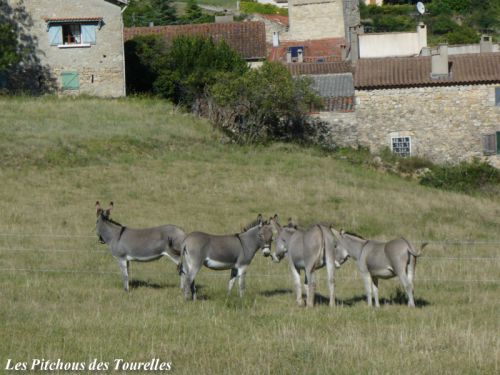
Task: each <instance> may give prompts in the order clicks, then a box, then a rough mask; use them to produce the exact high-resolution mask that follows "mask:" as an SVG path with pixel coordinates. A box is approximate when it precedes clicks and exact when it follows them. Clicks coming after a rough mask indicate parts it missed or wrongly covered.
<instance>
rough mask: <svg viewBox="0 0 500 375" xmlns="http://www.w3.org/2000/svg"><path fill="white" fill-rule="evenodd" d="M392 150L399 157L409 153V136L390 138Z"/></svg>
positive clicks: (406, 155)
mask: <svg viewBox="0 0 500 375" xmlns="http://www.w3.org/2000/svg"><path fill="white" fill-rule="evenodd" d="M391 149H392V152H393V153H394V154H396V155H399V156H401V157H404V158H405V157H408V156H410V155H411V137H392V138H391Z"/></svg>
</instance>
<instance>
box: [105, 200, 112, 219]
mask: <svg viewBox="0 0 500 375" xmlns="http://www.w3.org/2000/svg"><path fill="white" fill-rule="evenodd" d="M113 207H114V204H113V202H109V208H108V209H107V210H106V216H109V215H111V211H113Z"/></svg>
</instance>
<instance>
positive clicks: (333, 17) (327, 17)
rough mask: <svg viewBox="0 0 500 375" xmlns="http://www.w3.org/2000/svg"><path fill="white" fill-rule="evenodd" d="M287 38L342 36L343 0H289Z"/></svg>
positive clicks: (303, 38)
mask: <svg viewBox="0 0 500 375" xmlns="http://www.w3.org/2000/svg"><path fill="white" fill-rule="evenodd" d="M288 15H289V18H290V30H289V35H288V39H289V40H296V41H300V40H311V39H325V38H344V37H345V26H344V3H343V0H290V1H289V4H288Z"/></svg>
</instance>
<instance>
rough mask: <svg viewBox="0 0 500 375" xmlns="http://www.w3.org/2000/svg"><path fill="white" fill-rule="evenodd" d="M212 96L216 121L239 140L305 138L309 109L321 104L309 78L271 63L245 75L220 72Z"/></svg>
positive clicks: (242, 141)
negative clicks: (298, 76)
mask: <svg viewBox="0 0 500 375" xmlns="http://www.w3.org/2000/svg"><path fill="white" fill-rule="evenodd" d="M209 97H210V99H211V101H212V102H213V106H212V108H213V113H211V118H212V120H213V122H214V123H215V125H216V126H218V127H219V128H221V129H222V130H224V131H225V132H226V133H227V134H228V135H229V136H230V137H231V138H232V139H235V140H236V141H237V142H239V143H257V142H264V141H266V140H268V139H283V138H285V137H288V138H299V139H302V138H303V135H304V133H305V132H306V129H305V125H304V124H305V120H306V113H307V112H308V109H309V108H310V106H311V105H312V104H315V105H317V106H319V105H320V100H319V98H318V97H317V96H316V94H315V93H314V92H313V91H312V90H311V88H310V81H309V80H308V79H305V78H299V79H293V78H292V76H291V75H290V72H289V71H288V70H287V69H286V67H284V66H283V65H282V64H280V63H270V62H266V63H264V65H263V66H262V67H261V68H259V69H252V70H249V71H247V72H246V73H245V74H243V75H241V76H237V75H235V74H220V75H219V76H218V79H217V82H216V83H215V84H214V85H212V86H211V88H210V91H209Z"/></svg>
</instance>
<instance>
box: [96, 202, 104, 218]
mask: <svg viewBox="0 0 500 375" xmlns="http://www.w3.org/2000/svg"><path fill="white" fill-rule="evenodd" d="M101 212H102V208H101V205H100V204H99V201H97V202H95V213H96V215H97V216H99V215H100V214H101Z"/></svg>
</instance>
